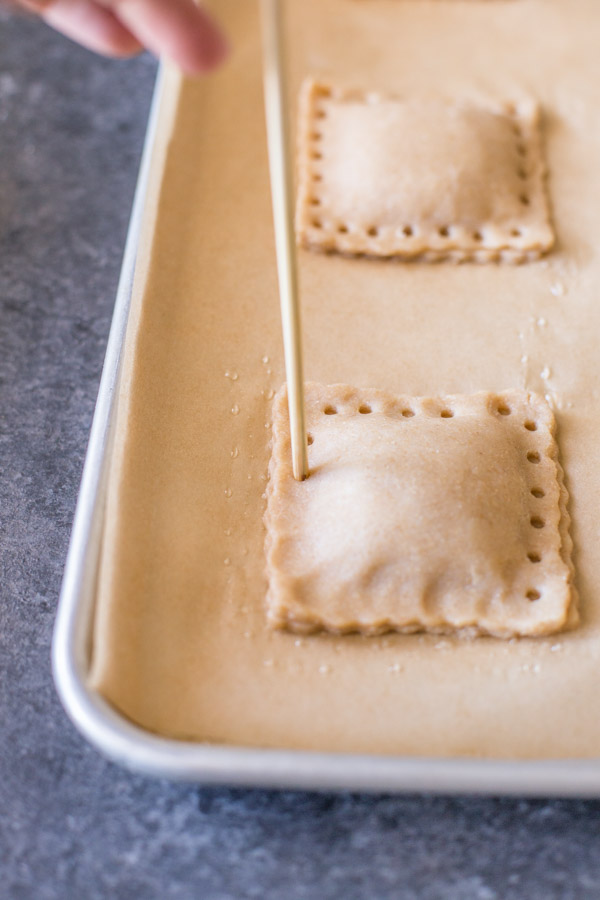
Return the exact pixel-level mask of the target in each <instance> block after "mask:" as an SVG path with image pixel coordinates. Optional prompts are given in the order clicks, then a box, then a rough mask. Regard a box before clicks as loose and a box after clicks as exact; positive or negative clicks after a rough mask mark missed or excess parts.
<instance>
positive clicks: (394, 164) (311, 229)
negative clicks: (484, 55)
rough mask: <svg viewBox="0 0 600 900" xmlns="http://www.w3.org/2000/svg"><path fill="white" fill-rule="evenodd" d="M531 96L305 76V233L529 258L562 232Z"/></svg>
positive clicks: (374, 250) (441, 253) (358, 249)
mask: <svg viewBox="0 0 600 900" xmlns="http://www.w3.org/2000/svg"><path fill="white" fill-rule="evenodd" d="M538 120H539V115H538V109H537V106H536V104H535V103H534V102H533V101H531V100H521V101H520V102H518V103H514V104H509V103H503V104H499V103H495V104H492V103H489V104H487V105H477V104H474V103H472V102H466V101H465V102H460V101H459V102H455V103H449V102H447V101H445V100H442V99H431V98H421V99H401V98H398V97H393V96H388V95H383V94H379V93H365V92H361V91H354V90H348V89H342V88H336V87H332V86H330V85H328V84H324V83H321V82H318V81H314V80H311V81H309V82H307V83H306V84H305V85H304V88H303V91H302V99H301V115H300V129H299V142H300V143H299V153H300V171H299V194H298V204H297V217H296V228H297V235H298V240H299V242H300V244H302V245H304V246H306V247H314V248H320V249H326V250H337V251H340V252H342V253H352V254H356V253H364V254H370V255H375V256H398V257H403V258H406V259H410V258H414V257H424V258H426V259H429V260H439V259H451V260H456V261H461V260H465V259H472V260H477V261H480V262H490V261H494V260H503V261H510V262H522V261H525V260H529V259H536V258H538V257H539V256H540V255H541V254H542V253H544V252H545V251H547V250H548V249H549V248H550V247H551V246H552V244H553V242H554V235H553V231H552V228H551V225H550V221H549V212H548V205H547V200H546V196H545V191H544V176H545V167H544V162H543V157H542V152H541V146H540V134H539V121H538Z"/></svg>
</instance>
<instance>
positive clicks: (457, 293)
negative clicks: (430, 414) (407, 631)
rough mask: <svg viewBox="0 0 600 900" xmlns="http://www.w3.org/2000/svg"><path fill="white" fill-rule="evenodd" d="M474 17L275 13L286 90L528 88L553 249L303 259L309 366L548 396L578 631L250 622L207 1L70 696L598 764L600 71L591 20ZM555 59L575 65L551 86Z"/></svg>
mask: <svg viewBox="0 0 600 900" xmlns="http://www.w3.org/2000/svg"><path fill="white" fill-rule="evenodd" d="M483 6H484V5H483V4H482V7H483ZM367 7H368V11H367ZM467 7H469V8H472V9H473V15H472V18H470V19H469V20H468V22H467V24H466V25H465V21H466V20H464V19H463V18H461V17H464V16H465V15H466V9H467ZM485 7H486V8H485V10H484V9H483V8H480V7H479V6H477V7H475V5H471V4H462V3H460V4H459V3H457V4H443V5H442V4H437V3H426V2H422V3H418V4H417V3H409V2H406V3H400V4H392V3H391V2H382V0H381V2H373V3H369V4H366V3H360V4H359V3H358V2H356V3H354V2H341V0H339V2H337V3H336V2H332V3H331V4H328V5H327V6H326V7H323V8H321V7H320V6H319V4H316V3H305V4H301V5H298V4H296V5H293V7H292V14H293V17H294V21H293V23H292V29H293V34H294V92H295V89H296V88H297V85H298V82H299V79H300V78H301V77H302V75H303V74H307V73H308V72H315V71H317V72H319V73H321V74H328V75H334V74H335V75H338V76H339V77H342V78H345V79H346V80H350V79H352V80H353V81H354V83H356V72H360V73H361V83H364V80H365V79H366V78H368V79H369V83H373V84H375V86H381V87H389V86H390V84H392V85H393V87H394V89H396V90H406V91H408V90H417V89H419V90H423V89H427V90H432V89H436V90H439V89H440V77H441V73H442V72H443V73H444V78H443V90H444V91H447V92H449V93H452V92H461V91H462V92H463V93H464V92H465V91H472V90H473V84H474V83H475V82H476V83H477V87H478V90H481V89H485V90H486V91H488V92H492V93H493V92H494V91H496V92H497V93H498V92H500V91H502V92H503V94H505V93H506V91H507V90H509V89H510V90H512V91H514V92H517V91H518V90H527V91H528V92H530V93H533V94H534V96H537V97H538V98H539V99H540V100H541V101H542V103H543V104H544V107H545V108H546V111H547V112H546V129H545V132H546V144H547V147H546V152H547V156H548V158H549V161H550V168H551V182H550V184H551V195H552V200H553V203H554V210H555V221H556V225H557V230H558V234H559V241H560V243H559V248H558V251H557V252H556V253H555V254H553V255H552V257H550V258H549V259H548V261H547V262H546V263H541V264H535V265H529V266H527V267H521V268H518V269H517V268H515V269H513V268H502V267H474V266H464V267H461V268H448V267H444V266H435V267H434V266H398V265H397V264H380V263H375V264H374V263H372V262H367V261H348V260H341V259H336V258H334V257H316V256H314V257H313V256H310V255H304V254H303V255H302V260H301V274H302V281H303V298H304V307H305V327H306V332H307V342H306V343H307V351H308V352H307V374H309V376H310V377H313V378H317V379H319V380H323V381H339V380H348V381H351V382H354V383H357V384H361V385H364V386H368V385H376V386H379V387H386V388H389V389H392V390H393V389H396V390H398V389H400V388H399V386H401V389H402V390H406V391H411V392H414V393H428V392H438V391H440V390H444V391H461V392H462V391H469V390H478V389H481V388H489V389H500V388H503V387H509V386H514V385H517V386H521V385H523V386H527V387H530V388H534V389H537V390H540V389H542V390H543V391H545V392H547V393H549V394H551V396H552V399H553V402H554V403H555V405H556V407H557V411H558V418H559V425H560V434H559V440H560V444H561V451H562V456H563V462H564V463H565V466H566V469H567V474H568V478H569V487H570V490H571V493H572V495H573V500H572V504H571V512H572V514H573V516H574V519H575V527H574V537H575V539H576V544H577V548H578V554H577V558H576V561H577V564H578V586H579V588H580V590H581V592H582V596H583V605H584V624H583V626H582V628H580V629H579V630H578V631H577V632H574V633H573V634H572V635H569V636H564V637H561V638H560V639H559V640H556V641H520V642H517V643H515V644H510V645H508V644H505V643H502V642H494V641H478V642H473V643H472V644H465V643H464V642H458V641H448V640H447V639H446V640H444V641H440V640H435V639H433V638H426V637H422V638H402V637H399V636H398V637H387V638H381V639H375V640H371V641H365V639H358V638H357V639H354V638H350V639H349V638H343V639H341V640H340V639H337V640H336V639H332V638H325V637H321V638H317V639H310V640H304V641H302V642H301V643H300V645H299V646H297V645H296V640H297V639H294V638H292V637H290V636H288V635H274V634H272V633H269V632H266V631H265V629H264V618H263V616H264V610H263V607H262V598H263V596H264V576H263V572H262V539H263V534H262V527H261V526H260V517H261V514H262V497H261V495H262V490H263V489H264V483H263V484H261V482H262V478H263V477H264V475H265V473H266V460H267V444H268V428H265V427H264V426H265V425H268V395H269V392H270V391H271V390H272V389H273V388H274V387H276V386H278V384H279V383H280V381H281V380H282V378H283V375H282V364H281V358H280V352H279V330H278V329H279V323H278V320H277V301H276V287H275V273H274V268H273V257H272V253H273V251H272V236H271V232H270V213H269V201H268V191H267V175H266V159H265V151H264V139H263V134H262V118H261V107H260V103H261V97H260V80H259V68H258V53H257V35H256V22H255V18H254V10H253V7H252V6H251V5H249V4H248V5H245V4H244V5H236V4H233V3H231V4H224V5H223V12H224V14H225V15H226V17H227V18H229V20H230V22H229V24H230V27H231V28H232V29H233V31H234V35H235V37H234V39H235V41H236V44H237V49H238V54H237V56H236V58H235V61H234V64H233V65H232V66H231V67H230V68H229V70H228V71H225V72H223V73H222V74H221V75H219V76H218V77H217V79H215V80H214V81H211V82H205V83H203V84H201V85H198V84H186V85H184V86H183V88H182V90H181V93H180V94H179V95H178V104H177V109H176V116H175V120H174V127H173V132H172V141H171V144H170V147H169V151H168V154H167V159H166V166H165V170H164V177H163V180H162V188H161V194H160V203H159V207H158V218H157V227H156V231H155V232H154V236H153V241H152V244H151V245H150V242H149V240H148V237H147V238H146V241H147V243H146V244H145V259H146V261H147V263H149V264H148V265H147V266H146V270H145V271H144V270H143V268H142V269H141V270H140V272H141V275H142V277H141V279H140V280H139V282H138V285H139V291H138V293H139V300H141V301H142V302H141V304H140V305H139V308H140V309H141V310H142V314H141V318H140V320H139V328H138V329H137V333H136V334H135V335H133V333H130V338H129V343H128V347H127V351H128V360H129V361H128V366H127V368H126V372H127V377H126V378H125V380H124V382H123V391H122V398H121V399H122V403H121V421H120V427H119V432H118V441H117V450H118V456H117V461H118V469H117V472H118V476H117V477H113V479H112V481H111V485H110V494H109V510H108V519H107V530H106V533H105V536H104V547H105V551H104V559H103V566H102V573H101V586H100V594H99V606H98V619H97V624H96V631H95V643H94V667H93V674H92V684H93V686H94V687H95V688H98V689H99V690H100V691H101V692H102V694H103V695H104V696H105V697H107V698H108V699H109V700H110V701H111V703H113V704H114V705H115V706H116V707H117V708H120V709H121V710H122V711H123V712H125V714H126V715H127V716H128V717H129V718H131V719H132V720H134V721H137V722H139V723H141V724H142V725H143V726H144V727H146V728H149V729H150V730H155V731H157V732H161V733H163V734H168V735H172V736H175V737H179V738H181V737H184V738H193V739H196V740H209V741H211V740H212V741H220V742H225V743H230V744H241V745H246V746H272V747H300V748H311V749H325V750H345V751H363V752H375V753H382V752H383V753H390V754H406V753H408V754H416V755H423V754H434V755H435V754H439V755H446V754H450V755H454V754H457V755H461V754H473V755H483V756H492V757H495V756H504V757H511V758H514V757H542V756H547V755H550V756H593V755H596V754H597V737H598V735H597V724H596V723H597V720H598V717H597V715H596V712H597V710H596V709H595V703H596V701H595V698H594V694H595V682H594V673H595V669H596V668H597V650H596V644H597V640H596V635H597V604H595V602H594V598H595V597H596V596H597V592H595V590H594V585H595V581H594V573H595V572H597V571H599V570H598V566H597V560H596V558H595V554H596V549H595V547H594V540H593V535H594V491H595V490H596V489H597V486H596V484H595V482H594V472H595V468H596V467H595V466H594V452H593V451H594V441H593V437H594V435H593V421H594V417H595V413H596V407H595V404H597V396H596V391H595V386H594V374H595V368H594V366H595V359H594V349H595V341H594V333H595V332H594V324H595V317H596V314H595V311H594V296H593V284H594V279H595V276H596V274H597V272H596V268H597V266H598V263H597V260H596V259H595V258H594V252H593V248H592V244H591V242H590V239H589V235H592V234H593V231H594V225H595V224H596V223H595V216H596V209H595V205H594V204H593V203H592V202H591V201H590V198H591V197H593V195H594V186H595V182H596V180H597V177H598V176H597V174H596V171H595V165H594V163H595V159H596V158H597V151H598V144H599V138H598V133H597V128H596V127H595V122H594V116H593V114H592V113H593V110H594V109H595V108H597V104H596V96H595V91H596V85H597V84H598V78H597V75H598V72H597V70H596V64H595V63H594V60H593V46H594V41H593V40H592V39H591V38H589V39H586V37H585V36H584V31H585V35H586V36H589V34H590V32H591V31H592V30H593V29H592V28H591V27H590V23H591V24H594V20H595V19H596V20H597V14H596V15H594V9H593V7H592V5H591V4H590V3H583V2H581V3H578V4H576V6H575V8H574V7H573V6H570V9H569V13H568V14H567V13H566V11H565V9H564V4H561V3H558V2H556V3H552V4H539V3H533V2H523V3H518V4H494V5H493V7H494V8H493V9H492V7H491V5H487V4H486V5H485ZM377 16H380V18H376V17H377ZM315 17H316V18H315ZM519 17H521V18H519ZM532 17H533V18H532ZM540 17H541V18H542V19H543V20H544V21H545V23H546V29H545V31H543V32H542V33H541V34H540V35H539V37H538V42H537V44H536V47H535V53H533V52H532V47H531V46H529V44H528V46H527V48H525V42H523V46H522V47H521V51H520V53H519V46H518V43H519V41H518V36H519V35H522V34H523V31H524V27H525V25H527V24H529V25H531V23H532V22H533V21H534V20H536V19H539V18H540ZM390 19H391V20H392V22H393V24H394V30H393V31H392V29H391V28H390ZM457 25H460V26H461V27H460V28H457ZM317 26H318V27H317ZM452 29H454V31H453V30H452ZM490 30H493V33H494V48H495V49H494V50H493V53H490V52H488V53H487V54H483V53H482V52H480V53H471V56H470V57H469V58H467V59H465V57H464V54H463V52H462V51H464V49H466V44H465V41H466V42H467V43H468V44H469V45H470V46H471V47H472V48H477V47H479V46H480V45H481V44H482V42H483V40H484V36H485V35H486V34H489V33H490ZM596 31H597V28H596ZM389 33H393V34H394V37H395V41H394V45H393V46H391V41H390V39H389V37H388V38H387V42H386V35H389ZM449 35H450V38H451V39H450V38H449V37H448V36H449ZM396 38H397V39H396ZM425 40H426V43H424V41H425ZM419 41H420V42H419ZM575 45H577V51H576V55H577V59H578V62H577V66H576V67H575V71H573V69H572V68H571V69H568V70H567V68H566V64H567V63H568V61H569V53H571V54H574V53H575V50H574V49H573V48H574V47H575ZM425 46H427V47H428V49H429V51H430V52H429V53H428V55H427V59H426V60H424V59H423V48H424V47H425ZM586 47H587V53H586ZM375 50H377V53H375ZM526 50H527V56H526V55H525V51H526ZM509 51H510V52H509ZM490 57H492V58H491V60H490ZM431 59H435V60H436V64H435V66H433V65H432V64H431ZM566 71H568V76H565V72H566ZM177 93H178V88H177V86H174V87H173V88H172V96H176V95H177ZM207 123H209V124H208V125H207ZM240 136H243V138H241V137H240ZM224 148H227V153H225V150H224ZM232 148H234V149H235V152H231V150H232ZM586 198H587V202H586ZM150 246H151V251H152V252H151V254H149V253H148V248H149V247H150ZM442 294H443V296H441V295H442ZM424 313H426V314H424ZM541 320H543V323H542V321H541ZM332 335H334V336H335V340H334V341H332ZM134 336H135V340H134V339H133V338H134ZM575 347H577V353H574V348H575ZM267 357H268V362H263V360H264V359H266V358H267ZM524 357H527V362H523V358H524ZM546 368H547V369H549V370H550V372H551V375H547V376H546V377H545V378H542V375H541V373H542V372H544V371H545V369H546ZM269 370H270V371H269ZM226 372H228V373H229V375H228V376H226ZM234 375H237V376H238V377H237V378H234V377H233V376H234ZM261 392H263V393H261ZM235 407H238V408H239V412H237V414H236V415H234V414H233V413H232V412H231V410H233V409H235ZM250 429H252V430H250ZM236 448H237V451H238V452H237V454H235V455H234V456H232V455H231V453H232V451H235V449H236ZM249 475H250V476H251V477H250V478H248V476H249ZM229 491H231V496H230V497H229V496H227V493H228V492H229ZM219 529H221V530H219ZM226 531H231V534H229V535H227V534H225V532H226ZM230 539H233V540H230ZM226 560H228V561H229V562H228V563H226ZM474 676H475V677H474ZM557 721H560V723H561V725H560V728H557V727H556V723H557ZM307 726H309V727H307Z"/></svg>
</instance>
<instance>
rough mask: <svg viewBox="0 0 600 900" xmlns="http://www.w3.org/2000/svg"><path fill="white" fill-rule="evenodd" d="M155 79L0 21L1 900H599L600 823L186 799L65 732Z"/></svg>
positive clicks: (414, 802)
mask: <svg viewBox="0 0 600 900" xmlns="http://www.w3.org/2000/svg"><path fill="white" fill-rule="evenodd" d="M154 76H155V64H154V62H153V61H152V60H151V59H149V58H148V57H141V58H139V59H136V60H134V61H131V62H109V61H107V60H102V59H98V58H96V57H94V56H92V55H91V54H89V53H88V52H86V51H85V50H82V49H80V48H78V47H76V46H74V45H73V44H70V43H69V42H68V41H66V40H65V39H63V38H61V37H59V36H57V35H54V34H53V33H52V32H50V31H49V30H48V29H47V28H46V27H45V26H43V25H41V24H38V23H37V22H35V21H31V20H28V19H25V18H23V17H18V16H15V15H14V14H11V13H9V12H8V11H6V9H4V10H2V9H1V8H0V160H1V165H0V442H1V444H0V446H1V456H0V459H1V464H0V468H1V474H0V521H1V529H2V530H1V535H2V536H1V543H0V549H1V564H2V568H1V572H2V575H1V578H0V592H1V601H0V709H1V713H0V714H1V718H0V722H1V725H0V742H1V746H0V897H7V898H11V900H12V898H15V900H17V898H19V900H20V898H23V900H25V898H35V900H51V898H52V900H71V898H74V900H88V898H90V900H91V898H111V900H112V898H115V900H119V898H123V900H125V898H130V897H135V898H136V900H154V898H156V900H164V898H203V900H225V898H240V900H241V898H261V900H272V898H285V900H301V898H315V900H329V898H336V900H337V898H344V900H359V898H361V900H362V898H365V900H366V898H368V900H385V898H402V900H403V898H407V900H408V898H410V900H412V898H415V900H416V898H419V900H429V898H431V900H475V898H477V900H494V898H498V900H512V898H519V900H520V898H527V900H535V898H543V900H553V898H598V897H600V852H599V851H600V803H599V802H598V801H567V800H552V801H546V800H519V799H493V798H459V797H456V798H440V797H431V796H414V795H412V796H399V797H394V796H387V795H386V796H366V795H360V794H339V795H334V794H331V795H328V794H314V793H294V792H277V791H257V790H240V789H236V790H231V789H227V788H210V789H205V788H200V787H190V786H182V785H177V784H170V783H167V782H163V781H160V780H155V779H150V778H144V777H140V776H135V775H131V774H129V773H128V772H126V771H124V770H122V769H120V768H118V767H117V766H115V765H113V764H111V763H109V762H106V761H105V760H104V759H103V758H102V757H101V756H99V755H98V753H97V752H96V751H95V750H94V749H92V748H91V747H90V746H88V745H87V744H86V743H85V742H84V740H83V739H82V738H81V737H80V736H79V735H78V734H77V733H76V732H75V730H74V728H73V727H72V725H71V724H70V722H69V721H68V719H67V717H66V715H65V714H64V712H63V710H62V708H61V706H60V704H59V701H58V699H57V697H56V694H55V691H54V688H53V684H52V678H51V673H50V640H51V633H52V626H53V621H54V613H55V607H56V602H57V596H58V592H59V588H60V581H61V575H62V569H63V565H64V560H65V555H66V550H67V543H68V539H69V532H70V527H71V521H72V517H73V511H74V507H75V500H76V496H77V490H78V484H79V478H80V473H81V467H82V461H83V455H84V451H85V447H86V443H87V436H88V431H89V427H90V421H91V416H92V411H93V406H94V400H95V396H96V391H97V388H98V380H99V376H100V370H101V366H102V359H103V354H104V350H105V345H106V338H107V334H108V328H109V323H110V316H111V308H112V304H113V301H114V295H115V288H116V283H117V277H118V273H119V267H120V261H121V255H122V249H123V245H124V240H125V233H126V227H127V220H128V215H129V211H130V206H131V201H132V197H133V190H134V184H135V178H136V172H137V167H138V162H139V156H140V151H141V146H142V141H143V137H144V129H145V124H146V117H147V113H148V107H149V101H150V95H151V90H152V85H153V80H154Z"/></svg>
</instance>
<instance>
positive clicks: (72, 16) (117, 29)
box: [21, 0, 143, 56]
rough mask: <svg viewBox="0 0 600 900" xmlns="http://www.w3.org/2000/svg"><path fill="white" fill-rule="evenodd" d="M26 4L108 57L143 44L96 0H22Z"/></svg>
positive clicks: (123, 53) (127, 53)
mask: <svg viewBox="0 0 600 900" xmlns="http://www.w3.org/2000/svg"><path fill="white" fill-rule="evenodd" d="M21 2H22V5H23V6H25V7H26V8H28V9H31V10H32V11H34V12H37V13H39V14H40V16H41V17H42V18H43V19H44V21H45V22H47V23H48V24H49V25H51V26H52V27H53V28H56V30H57V31H60V32H62V34H65V35H66V36H67V37H70V38H72V39H73V40H74V41H77V42H78V43H80V44H83V46H84V47H88V48H89V49H90V50H95V51H96V52H97V53H104V54H106V55H108V56H131V55H132V54H134V53H139V52H140V50H142V49H143V48H142V46H141V44H140V42H139V41H138V39H137V38H136V37H134V36H133V34H132V33H131V32H130V31H129V29H128V28H127V27H126V25H124V24H123V23H122V22H120V21H119V19H118V18H117V17H116V16H115V15H114V13H113V12H111V10H109V9H106V8H104V7H102V6H99V5H98V4H97V3H96V2H95V0H21Z"/></svg>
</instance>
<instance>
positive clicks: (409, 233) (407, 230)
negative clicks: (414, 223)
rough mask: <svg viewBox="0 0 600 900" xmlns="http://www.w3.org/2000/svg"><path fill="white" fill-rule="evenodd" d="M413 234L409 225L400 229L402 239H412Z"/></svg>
mask: <svg viewBox="0 0 600 900" xmlns="http://www.w3.org/2000/svg"><path fill="white" fill-rule="evenodd" d="M414 233H415V232H414V230H413V228H411V226H410V225H405V226H404V228H403V229H402V234H403V235H404V237H412V236H413V234H414Z"/></svg>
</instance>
